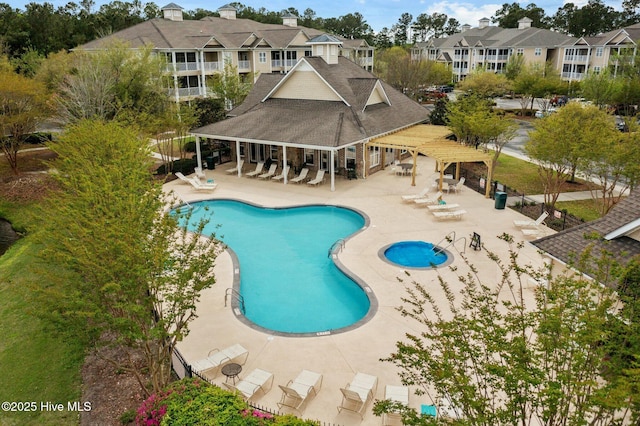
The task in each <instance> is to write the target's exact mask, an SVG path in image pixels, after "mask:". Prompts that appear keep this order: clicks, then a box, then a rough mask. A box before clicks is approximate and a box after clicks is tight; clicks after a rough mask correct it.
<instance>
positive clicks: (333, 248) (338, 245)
mask: <svg viewBox="0 0 640 426" xmlns="http://www.w3.org/2000/svg"><path fill="white" fill-rule="evenodd" d="M345 244H346V241H345V240H344V238H340V239H339V240H338V241H336V242H335V243H333V244H331V247H330V248H329V252H328V253H327V257H331V255H332V254H333V252H334V251H335V252H338V253H340V252H341V251H342V249H343V248H344V246H345Z"/></svg>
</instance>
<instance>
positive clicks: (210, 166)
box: [205, 155, 216, 170]
mask: <svg viewBox="0 0 640 426" xmlns="http://www.w3.org/2000/svg"><path fill="white" fill-rule="evenodd" d="M205 160H206V162H207V169H209V170H213V169H215V168H216V162H215V161H214V159H213V155H210V156H208V157H207V158H205Z"/></svg>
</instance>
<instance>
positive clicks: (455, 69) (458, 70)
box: [453, 67, 469, 74]
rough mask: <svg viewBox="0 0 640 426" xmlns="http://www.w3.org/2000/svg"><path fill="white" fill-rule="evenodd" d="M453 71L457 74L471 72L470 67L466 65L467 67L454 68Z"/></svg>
mask: <svg viewBox="0 0 640 426" xmlns="http://www.w3.org/2000/svg"><path fill="white" fill-rule="evenodd" d="M453 72H454V73H455V74H466V73H468V72H469V67H466V68H454V69H453Z"/></svg>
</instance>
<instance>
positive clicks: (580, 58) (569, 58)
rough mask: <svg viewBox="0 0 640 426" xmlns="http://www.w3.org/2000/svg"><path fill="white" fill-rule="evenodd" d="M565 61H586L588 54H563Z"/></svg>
mask: <svg viewBox="0 0 640 426" xmlns="http://www.w3.org/2000/svg"><path fill="white" fill-rule="evenodd" d="M564 61H565V62H574V63H575V62H583V63H587V62H588V61H589V56H588V55H564Z"/></svg>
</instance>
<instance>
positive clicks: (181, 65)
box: [176, 62, 198, 71]
mask: <svg viewBox="0 0 640 426" xmlns="http://www.w3.org/2000/svg"><path fill="white" fill-rule="evenodd" d="M176 70H177V71H198V63H197V62H178V63H177V64H176Z"/></svg>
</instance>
